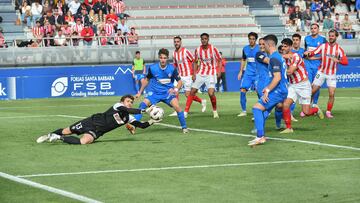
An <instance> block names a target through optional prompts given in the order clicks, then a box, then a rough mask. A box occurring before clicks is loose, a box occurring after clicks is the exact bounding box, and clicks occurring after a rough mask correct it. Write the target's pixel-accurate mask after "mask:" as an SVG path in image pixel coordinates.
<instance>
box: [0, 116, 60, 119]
mask: <svg viewBox="0 0 360 203" xmlns="http://www.w3.org/2000/svg"><path fill="white" fill-rule="evenodd" d="M51 116H57V115H33V116H0V119H11V118H17V119H21V118H45V117H51Z"/></svg>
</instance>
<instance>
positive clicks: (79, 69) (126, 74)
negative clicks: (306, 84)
mask: <svg viewBox="0 0 360 203" xmlns="http://www.w3.org/2000/svg"><path fill="white" fill-rule="evenodd" d="M359 64H360V58H350V59H349V65H348V66H345V67H343V66H341V65H340V66H339V68H338V74H337V79H338V83H337V86H338V87H339V88H351V87H360V66H359ZM148 65H150V64H148ZM239 67H240V62H228V63H227V65H226V82H227V86H228V91H231V92H236V91H239V85H240V82H239V81H238V80H237V75H238V71H239ZM129 93H130V94H135V86H134V81H133V78H132V73H131V65H107V66H67V67H33V68H7V69H0V100H7V99H32V98H57V97H88V96H120V95H124V94H129Z"/></svg>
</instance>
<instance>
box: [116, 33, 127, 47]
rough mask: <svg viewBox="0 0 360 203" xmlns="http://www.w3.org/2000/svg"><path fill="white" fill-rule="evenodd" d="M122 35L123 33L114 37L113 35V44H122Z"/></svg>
mask: <svg viewBox="0 0 360 203" xmlns="http://www.w3.org/2000/svg"><path fill="white" fill-rule="evenodd" d="M124 41H125V40H124V36H123V35H116V36H115V37H114V42H115V44H116V45H122V44H124Z"/></svg>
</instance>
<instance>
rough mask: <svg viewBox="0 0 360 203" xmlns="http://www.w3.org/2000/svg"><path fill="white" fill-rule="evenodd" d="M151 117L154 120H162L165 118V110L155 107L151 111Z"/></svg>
mask: <svg viewBox="0 0 360 203" xmlns="http://www.w3.org/2000/svg"><path fill="white" fill-rule="evenodd" d="M150 117H151V118H152V119H154V120H160V119H162V118H163V117H164V109H162V108H161V107H158V106H154V107H153V109H152V110H151V111H150Z"/></svg>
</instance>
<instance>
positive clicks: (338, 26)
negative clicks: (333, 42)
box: [334, 13, 341, 32]
mask: <svg viewBox="0 0 360 203" xmlns="http://www.w3.org/2000/svg"><path fill="white" fill-rule="evenodd" d="M334 29H335V30H336V31H338V32H339V31H340V29H341V21H340V15H339V14H338V13H336V14H335V20H334Z"/></svg>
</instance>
